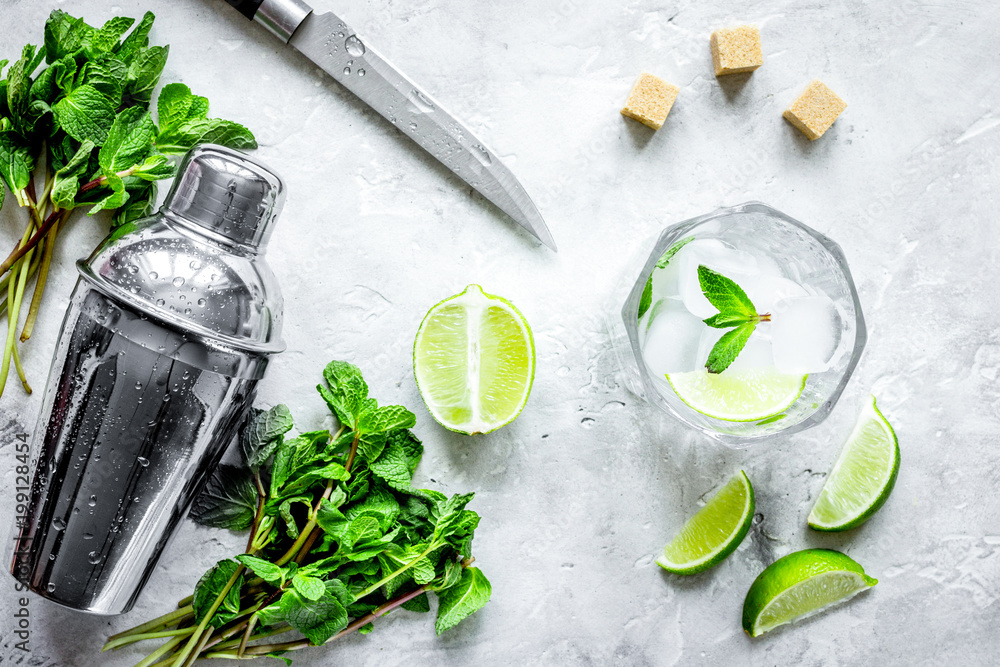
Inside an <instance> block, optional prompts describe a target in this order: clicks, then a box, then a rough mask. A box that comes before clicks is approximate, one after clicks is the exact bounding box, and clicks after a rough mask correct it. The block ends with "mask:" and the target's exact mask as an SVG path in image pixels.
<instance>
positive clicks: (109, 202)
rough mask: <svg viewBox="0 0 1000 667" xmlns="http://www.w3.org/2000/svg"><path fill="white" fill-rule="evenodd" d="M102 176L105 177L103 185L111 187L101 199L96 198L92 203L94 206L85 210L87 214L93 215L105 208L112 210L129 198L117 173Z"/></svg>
mask: <svg viewBox="0 0 1000 667" xmlns="http://www.w3.org/2000/svg"><path fill="white" fill-rule="evenodd" d="M104 177H105V178H106V179H107V180H106V181H105V182H104V187H107V188H111V192H110V193H109V194H107V195H105V196H104V198H103V199H100V200H98V201H97V203H95V204H94V207H93V208H91V209H90V210H89V211H87V215H95V214H96V213H98V212H99V211H103V210H105V209H108V210H114V209H116V208H118V207H120V206H121V205H122V204H124V203H125V202H126V201H127V200H128V198H129V194H128V192H126V191H125V182H124V181H123V180H122V178H121V176H119V175H118V174H105V175H104Z"/></svg>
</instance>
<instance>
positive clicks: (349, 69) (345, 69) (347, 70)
mask: <svg viewBox="0 0 1000 667" xmlns="http://www.w3.org/2000/svg"><path fill="white" fill-rule="evenodd" d="M350 75H351V68H350V67H345V68H344V76H350Z"/></svg>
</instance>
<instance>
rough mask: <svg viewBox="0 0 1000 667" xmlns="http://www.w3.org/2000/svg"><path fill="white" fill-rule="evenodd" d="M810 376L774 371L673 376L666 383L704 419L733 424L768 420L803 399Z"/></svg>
mask: <svg viewBox="0 0 1000 667" xmlns="http://www.w3.org/2000/svg"><path fill="white" fill-rule="evenodd" d="M807 377H808V376H807V375H785V374H784V373H779V372H778V371H777V370H776V369H775V368H773V367H767V368H743V369H740V370H727V371H725V372H722V373H709V372H708V371H691V372H690V373H670V374H668V375H667V382H669V383H670V386H671V387H673V389H674V391H675V392H676V393H677V395H678V396H679V397H680V399H681V400H682V401H684V402H685V403H687V404H688V405H689V406H690V407H691V408H693V409H694V410H697V411H698V412H700V413H701V414H703V415H706V416H708V417H713V418H714V419H722V420H724V421H730V422H751V421H757V420H758V419H767V418H768V417H773V416H775V415H777V414H779V413H781V412H783V411H785V410H787V409H788V408H789V407H791V405H792V404H793V403H795V401H797V400H798V399H799V396H801V395H802V390H803V389H805V386H806V378H807Z"/></svg>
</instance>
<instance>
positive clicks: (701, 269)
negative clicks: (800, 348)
mask: <svg viewBox="0 0 1000 667" xmlns="http://www.w3.org/2000/svg"><path fill="white" fill-rule="evenodd" d="M698 282H699V283H700V284H701V291H702V292H703V293H704V295H705V298H706V299H708V302H709V303H711V304H712V305H713V306H715V307H716V308H718V309H719V312H718V313H716V314H715V315H712V316H711V317H709V318H707V319H705V320H703V321H704V322H705V324H707V325H708V326H710V327H713V328H715V329H729V328H732V331H727V332H726V333H725V334H723V335H722V338H720V339H719V340H718V341H717V342H716V343H715V346H714V347H713V348H712V351H711V352H709V353H708V359H707V360H706V361H705V368H707V369H708V372H709V373H721V372H722V371H724V370H726V369H727V368H729V365H730V364H732V363H733V362H734V361H735V360H736V357H737V356H739V353H740V352H742V351H743V347H744V346H745V345H746V344H747V341H748V340H750V336H751V334H753V332H754V330H755V329H756V328H757V324H758V323H759V322H769V321H770V320H771V314H770V313H763V314H759V313H758V312H757V308H756V307H754V305H753V301H751V300H750V297H748V296H747V294H746V292H744V291H743V288H742V287H740V286H739V285H737V284H736V283H735V282H733V281H732V280H730V279H729V278H727V277H725V276H724V275H722V274H721V273H719V272H718V271H713V270H712V269H710V268H708V267H707V266H705V265H704V264H701V265H699V266H698Z"/></svg>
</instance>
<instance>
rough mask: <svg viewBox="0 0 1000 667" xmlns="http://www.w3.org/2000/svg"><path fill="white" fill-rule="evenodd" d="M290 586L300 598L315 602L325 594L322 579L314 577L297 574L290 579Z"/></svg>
mask: <svg viewBox="0 0 1000 667" xmlns="http://www.w3.org/2000/svg"><path fill="white" fill-rule="evenodd" d="M292 586H294V587H295V590H297V591H298V592H299V593H301V594H302V597H304V598H306V599H307V600H312V601H313V602H315V601H316V600H319V599H320V598H322V597H323V595H324V594H326V586H324V585H323V580H322V579H317V578H316V577H310V576H309V575H305V574H302V573H301V572H297V573H296V574H295V576H294V577H292Z"/></svg>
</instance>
